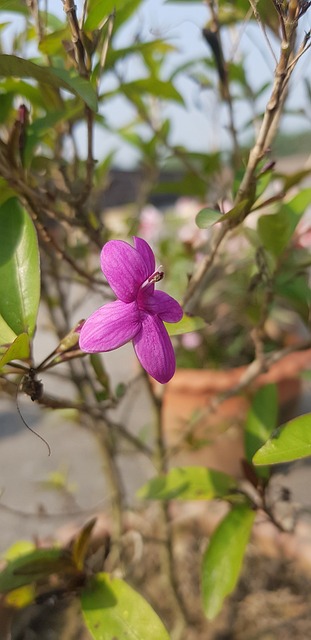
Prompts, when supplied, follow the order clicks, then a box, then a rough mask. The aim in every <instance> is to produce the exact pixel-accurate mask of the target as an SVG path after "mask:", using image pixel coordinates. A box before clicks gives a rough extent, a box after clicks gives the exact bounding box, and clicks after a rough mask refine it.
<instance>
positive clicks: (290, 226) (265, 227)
mask: <svg viewBox="0 0 311 640" xmlns="http://www.w3.org/2000/svg"><path fill="white" fill-rule="evenodd" d="M310 200H311V189H304V190H303V191H301V192H300V193H298V195H296V196H295V197H294V198H292V200H290V201H289V202H287V203H285V204H283V205H282V206H281V207H280V209H279V211H278V212H277V213H273V214H271V215H263V216H261V217H260V218H259V220H258V225H257V230H258V234H259V237H260V239H261V241H262V243H263V245H264V247H265V248H266V249H267V250H268V251H271V253H272V254H273V255H274V256H275V257H277V258H278V257H279V256H280V255H281V254H282V253H283V251H284V249H286V247H287V245H288V243H289V241H290V239H291V238H292V235H293V233H294V231H295V229H296V226H297V224H298V222H299V220H300V219H301V217H302V216H303V214H304V212H305V209H306V207H307V206H308V205H309V204H310Z"/></svg>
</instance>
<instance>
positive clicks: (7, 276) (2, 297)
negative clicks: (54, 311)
mask: <svg viewBox="0 0 311 640" xmlns="http://www.w3.org/2000/svg"><path fill="white" fill-rule="evenodd" d="M39 299H40V263H39V250H38V240H37V234H36V230H35V227H34V225H33V223H32V221H31V219H30V217H29V215H28V213H27V212H26V211H25V210H24V209H22V207H21V205H20V204H19V202H18V200H17V199H10V200H7V201H6V202H4V203H3V204H2V205H1V206H0V314H1V317H2V318H3V319H4V321H5V323H6V325H7V326H8V327H10V329H12V331H14V333H15V334H16V335H18V334H21V333H25V332H26V333H28V334H29V336H32V335H33V333H34V330H35V327H36V320H37V313H38V307H39ZM2 331H4V332H5V326H4V325H2Z"/></svg>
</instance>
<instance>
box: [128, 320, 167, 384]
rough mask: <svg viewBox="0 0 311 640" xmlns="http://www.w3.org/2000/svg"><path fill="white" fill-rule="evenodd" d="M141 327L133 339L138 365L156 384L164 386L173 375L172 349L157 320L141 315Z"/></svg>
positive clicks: (161, 323)
mask: <svg viewBox="0 0 311 640" xmlns="http://www.w3.org/2000/svg"><path fill="white" fill-rule="evenodd" d="M141 319H142V327H141V330H140V331H139V333H138V334H137V335H136V336H135V337H134V339H133V344H134V349H135V352H136V355H137V358H138V360H139V362H140V364H141V365H142V366H143V367H144V369H145V370H146V371H147V373H149V375H150V376H152V377H153V378H155V380H157V381H158V382H161V383H162V384H165V382H168V381H169V380H170V379H171V378H172V376H173V375H174V373H175V366H176V365H175V354H174V349H173V346H172V343H171V340H170V338H169V335H168V333H167V331H166V329H165V326H164V324H163V322H162V320H160V318H158V316H152V315H149V314H147V313H146V314H141Z"/></svg>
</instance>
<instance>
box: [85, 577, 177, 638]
mask: <svg viewBox="0 0 311 640" xmlns="http://www.w3.org/2000/svg"><path fill="white" fill-rule="evenodd" d="M81 604H82V612H83V616H84V619H85V623H86V626H87V628H88V630H89V632H90V633H91V636H92V638H94V640H111V639H112V638H118V640H145V639H146V630H148V640H169V636H168V633H167V631H166V630H165V628H164V626H163V624H162V622H161V621H160V619H159V618H158V616H157V615H156V613H155V612H154V611H153V610H152V608H151V607H150V605H149V604H148V603H147V602H146V600H144V599H143V598H142V597H141V596H140V595H139V594H138V593H136V592H135V591H134V590H133V589H132V588H131V587H129V586H128V585H127V584H126V582H124V581H123V580H120V579H119V578H111V577H110V576H108V575H107V574H105V573H101V574H98V575H97V576H96V578H95V579H94V580H93V582H92V584H91V585H90V587H89V588H88V589H87V590H86V591H84V592H83V594H82V598H81Z"/></svg>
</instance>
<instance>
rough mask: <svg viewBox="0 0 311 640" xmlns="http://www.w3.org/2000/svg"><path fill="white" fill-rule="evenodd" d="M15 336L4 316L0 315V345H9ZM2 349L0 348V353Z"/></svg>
mask: <svg viewBox="0 0 311 640" xmlns="http://www.w3.org/2000/svg"><path fill="white" fill-rule="evenodd" d="M15 338H16V333H14V331H13V330H12V329H11V328H10V327H9V325H8V324H7V323H6V321H5V320H4V318H3V317H2V316H1V315H0V347H1V345H6V346H7V345H9V344H11V343H12V342H13V341H14V340H15ZM3 351H4V350H3V349H0V353H3Z"/></svg>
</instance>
